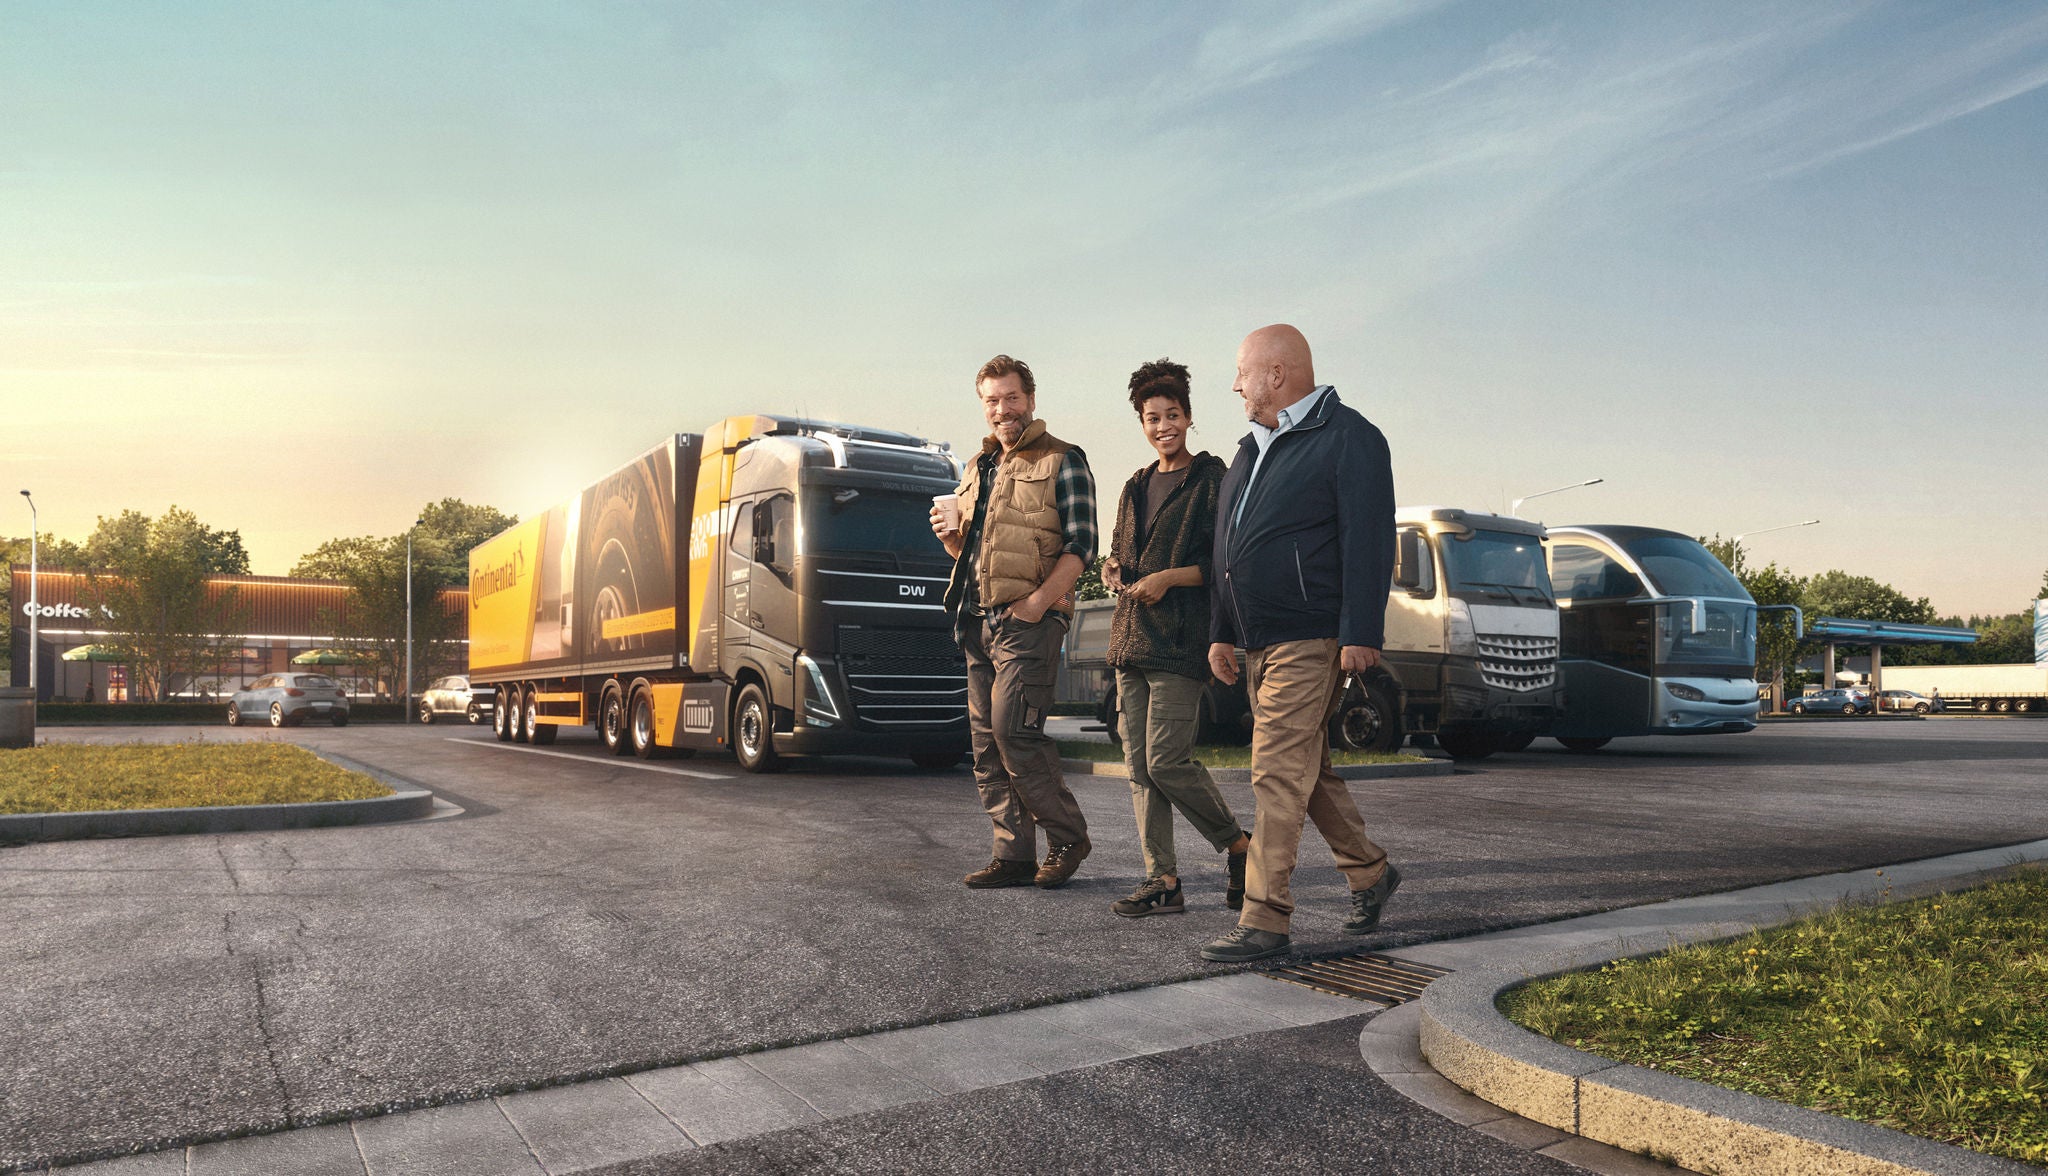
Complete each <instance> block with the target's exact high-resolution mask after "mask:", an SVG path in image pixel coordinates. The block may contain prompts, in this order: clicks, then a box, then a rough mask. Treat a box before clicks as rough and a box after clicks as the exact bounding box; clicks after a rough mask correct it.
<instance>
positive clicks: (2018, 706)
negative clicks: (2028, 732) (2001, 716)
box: [2012, 698, 2034, 715]
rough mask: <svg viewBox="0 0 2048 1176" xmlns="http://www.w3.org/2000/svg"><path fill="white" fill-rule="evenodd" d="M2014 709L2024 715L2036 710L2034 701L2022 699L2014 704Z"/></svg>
mask: <svg viewBox="0 0 2048 1176" xmlns="http://www.w3.org/2000/svg"><path fill="white" fill-rule="evenodd" d="M2012 709H2014V710H2016V711H2018V712H2020V713H2021V714H2023V715H2024V714H2029V713H2031V712H2032V711H2033V709H2034V700H2033V699H2031V698H2022V699H2020V700H2019V701H2018V702H2015V703H2013V704H2012Z"/></svg>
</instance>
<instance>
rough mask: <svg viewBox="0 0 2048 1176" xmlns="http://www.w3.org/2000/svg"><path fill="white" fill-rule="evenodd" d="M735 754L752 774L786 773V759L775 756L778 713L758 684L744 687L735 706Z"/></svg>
mask: <svg viewBox="0 0 2048 1176" xmlns="http://www.w3.org/2000/svg"><path fill="white" fill-rule="evenodd" d="M732 753H733V755H734V756H735V757H736V758H737V759H738V760H739V761H740V767H742V768H745V769H746V770H747V771H749V772H761V773H766V772H779V771H781V770H782V757H781V756H779V755H777V754H776V753H775V711H774V709H773V708H771V707H770V706H769V705H768V694H767V692H766V691H764V690H762V689H761V686H760V683H758V682H749V683H747V684H746V685H745V686H742V687H740V696H739V699H738V701H736V702H734V703H733V704H732Z"/></svg>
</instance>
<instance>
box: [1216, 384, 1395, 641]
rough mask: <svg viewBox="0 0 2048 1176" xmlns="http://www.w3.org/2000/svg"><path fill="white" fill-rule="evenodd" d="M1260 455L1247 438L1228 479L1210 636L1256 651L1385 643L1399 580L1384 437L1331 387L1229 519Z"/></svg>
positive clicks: (1272, 452)
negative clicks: (1288, 644)
mask: <svg viewBox="0 0 2048 1176" xmlns="http://www.w3.org/2000/svg"><path fill="white" fill-rule="evenodd" d="M1258 456H1259V447H1258V444H1257V443H1256V442H1255V441H1253V440H1252V436H1251V434H1249V433H1247V434H1245V437H1244V440H1242V441H1240V442H1238V445H1237V457H1236V458H1235V459H1234V460H1233V461H1232V462H1231V463H1230V471H1229V472H1228V473H1226V474H1225V475H1224V476H1223V488H1222V490H1221V492H1220V493H1219V495H1218V502H1217V517H1216V556H1215V566H1214V573H1213V574H1214V579H1213V580H1212V581H1211V582H1212V583H1213V584H1214V586H1215V593H1216V598H1215V607H1214V608H1213V609H1212V610H1211V611H1210V621H1209V639H1210V640H1211V641H1224V642H1228V643H1230V644H1232V645H1238V646H1242V647H1244V648H1246V649H1261V648H1264V647H1265V646H1268V645H1273V644H1275V643H1277V642H1281V641H1304V640H1309V639H1313V638H1320V637H1335V638H1336V639H1337V641H1338V643H1339V644H1341V645H1369V646H1371V647H1373V648H1374V649H1378V648H1380V646H1381V645H1383V644H1384V643H1385V641H1386V621H1387V589H1388V587H1389V585H1391V584H1392V583H1393V579H1394V470H1393V465H1392V463H1391V461H1390V460H1389V458H1388V455H1387V439H1386V437H1385V436H1384V435H1382V434H1381V433H1380V431H1379V429H1377V428H1376V427H1374V425H1373V423H1372V422H1371V421H1368V420H1366V419H1365V418H1364V417H1362V416H1360V415H1359V414H1358V410H1357V409H1353V408H1347V407H1346V406H1345V405H1344V404H1343V402H1342V401H1340V400H1338V399H1337V391H1336V389H1334V388H1332V389H1331V390H1330V391H1328V392H1325V393H1324V394H1323V399H1322V401H1321V403H1319V404H1317V405H1316V411H1315V415H1314V416H1312V417H1310V418H1309V419H1307V420H1305V421H1303V422H1302V423H1300V424H1298V425H1296V426H1294V427H1293V428H1291V429H1289V430H1287V431H1286V432H1285V433H1282V434H1280V435H1279V436H1277V437H1275V438H1273V442H1272V444H1271V446H1269V447H1268V448H1267V450H1266V461H1265V464H1264V465H1262V466H1261V467H1260V468H1259V477H1258V481H1257V482H1255V483H1253V484H1252V488H1251V497H1250V499H1249V500H1248V501H1246V502H1245V504H1244V517H1243V518H1240V519H1237V520H1236V521H1235V522H1233V521H1232V516H1233V515H1235V514H1236V513H1237V503H1238V499H1239V498H1241V497H1243V496H1244V493H1245V482H1246V480H1247V479H1249V478H1250V477H1251V472H1252V463H1253V462H1255V461H1257V460H1258Z"/></svg>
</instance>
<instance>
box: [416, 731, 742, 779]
mask: <svg viewBox="0 0 2048 1176" xmlns="http://www.w3.org/2000/svg"><path fill="white" fill-rule="evenodd" d="M448 742H450V743H467V744H469V745H470V746H471V747H494V748H498V749H500V750H503V751H523V752H525V753H526V754H528V755H558V756H561V757H562V758H563V759H572V760H575V761H577V762H578V763H585V764H601V765H603V766H604V767H607V768H635V769H638V770H639V771H642V772H667V773H668V774H669V775H671V776H690V777H693V778H695V779H698V780H730V779H732V777H731V776H723V775H720V774H719V773H717V772H697V771H692V770H691V769H689V768H663V767H657V766H655V765H654V764H636V763H634V762H632V761H631V760H623V759H593V758H591V757H590V756H587V755H577V754H576V753H574V752H570V751H542V750H541V749H540V748H538V747H521V746H519V745H518V744H516V743H497V742H491V743H486V742H484V741H483V740H481V739H464V738H462V737H461V736H459V735H450V736H449V737H448Z"/></svg>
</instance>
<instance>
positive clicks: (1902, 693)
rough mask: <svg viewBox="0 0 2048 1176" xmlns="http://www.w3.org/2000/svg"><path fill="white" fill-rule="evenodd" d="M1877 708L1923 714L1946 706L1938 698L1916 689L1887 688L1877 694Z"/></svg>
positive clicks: (1944, 708)
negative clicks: (1930, 696)
mask: <svg viewBox="0 0 2048 1176" xmlns="http://www.w3.org/2000/svg"><path fill="white" fill-rule="evenodd" d="M1877 709H1879V710H1888V711H1912V712H1913V713H1914V714H1916V715H1925V714H1933V713H1936V712H1939V711H1943V710H1947V709H1948V708H1947V707H1945V706H1943V705H1942V704H1941V700H1940V699H1939V698H1929V697H1927V696H1926V695H1925V694H1922V693H1920V692H1919V691H1917V690H1887V691H1885V692H1884V693H1883V694H1881V695H1879V696H1878V701H1877Z"/></svg>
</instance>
